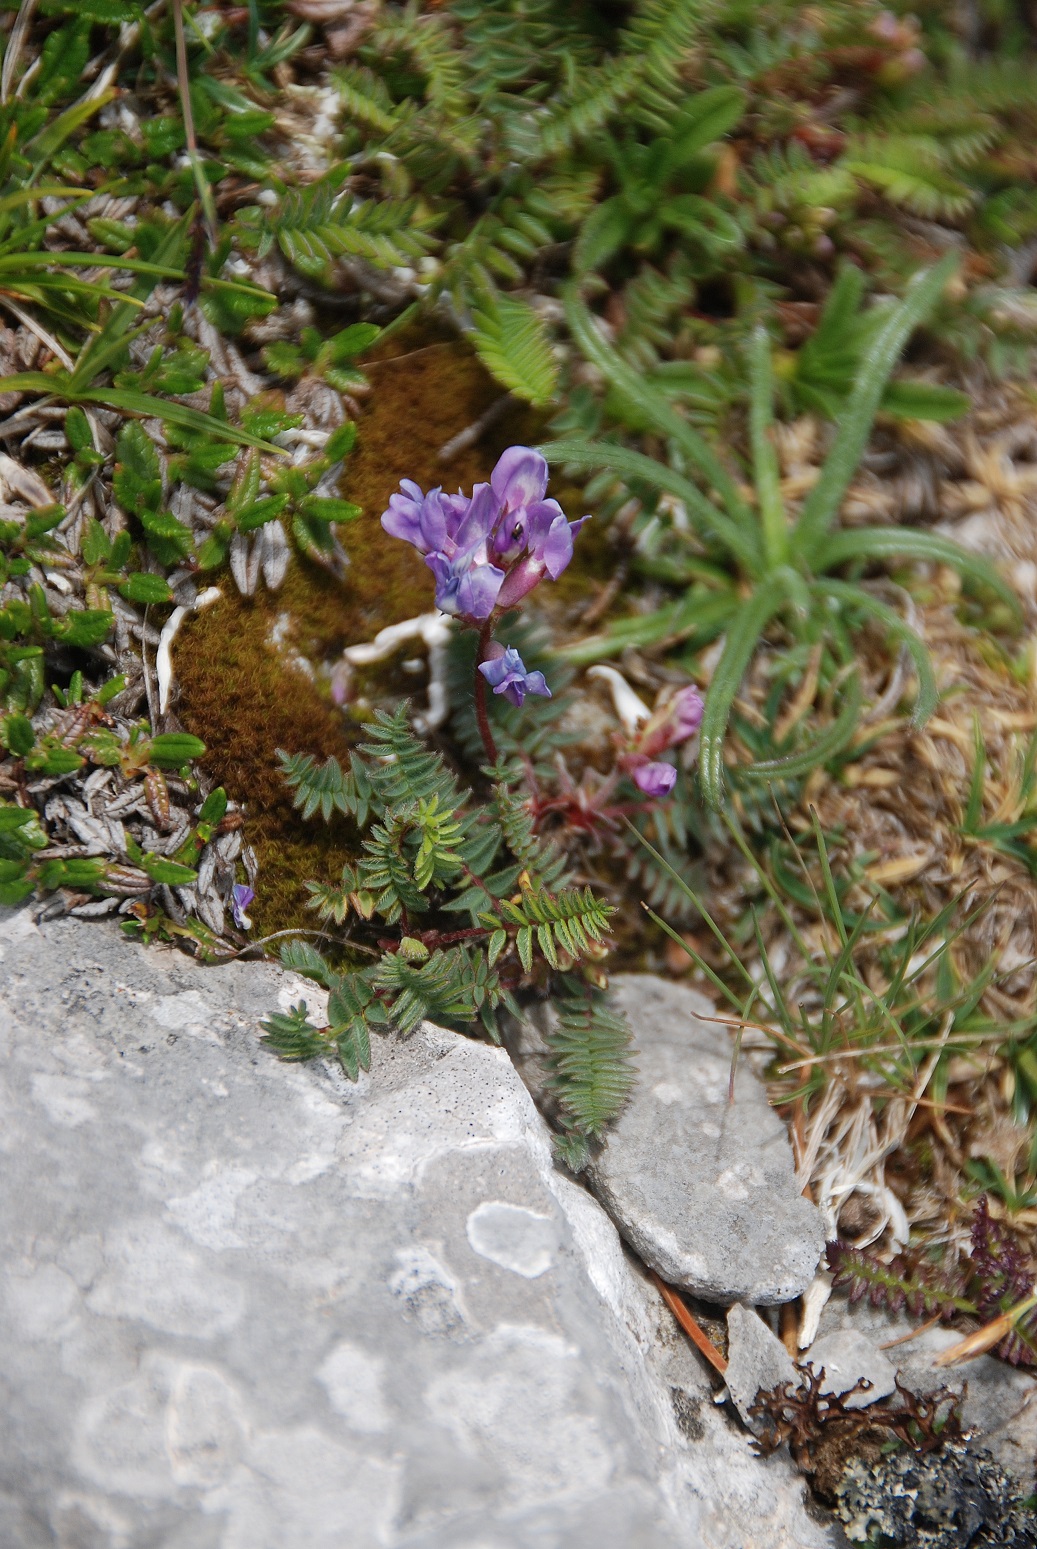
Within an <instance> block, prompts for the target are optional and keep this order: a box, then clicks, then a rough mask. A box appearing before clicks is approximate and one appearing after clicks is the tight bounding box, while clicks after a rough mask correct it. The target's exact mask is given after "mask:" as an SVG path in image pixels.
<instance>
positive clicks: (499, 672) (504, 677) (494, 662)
mask: <svg viewBox="0 0 1037 1549" xmlns="http://www.w3.org/2000/svg"><path fill="white" fill-rule="evenodd" d="M490 650H491V651H492V652H495V653H496V654H495V655H493V656H491V657H490V659H489V661H485V662H480V663H479V671H480V672H481V673H482V675H483V677H484V678H485V679H486V681H487V683H488V684H489V685H490V687H491V688H492V689H493V692H494V693H495V694H503V695H504V697H505V699H510V700H511V703H512V704H513V705H520V704H521V703H522V701H523V700H524V699H525V697H526V695H527V694H540V695H541V696H542V697H543V698H544V699H550V698H551V690H550V689H549V688H548V686H547V680H546V679H545V677H544V674H543V673H542V672H527V671H526V664H525V662H524V661H523V660H522V658H521V656H520V655H519V653H518V652H517V651H516V650H515V649H514V647H513V646H510V645H509V646H508V648H507V650H505V649H504V647H503V646H499V645H497V644H496V643H494V644H493V645H491V646H490Z"/></svg>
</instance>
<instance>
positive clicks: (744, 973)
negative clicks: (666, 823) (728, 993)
mask: <svg viewBox="0 0 1037 1549" xmlns="http://www.w3.org/2000/svg"><path fill="white" fill-rule="evenodd" d="M625 822H626V826H627V829H628V831H629V833H630V834H631V836H632V837H633V838H634V839H636V840H637V842H638V844H641V845H643V846H644V848H645V849H646V850H647V851H648V853H649V855H651V856H653V857H654V859H655V860H656V861H657V862H658V864H659V866H660V867H661V868H662V870H663V871H664V872H665V873H666V875H667V876H668V877H669V879H670V881H671V882H672V883H673V884H674V886H675V887H676V888H678V889H679V891H680V892H682V893H683V894H684V896H685V898H686V899H687V900H688V902H689V903H690V904H691V905H692V906H693V907H694V908H695V910H696V911H697V912H698V914H699V916H700V917H701V919H702V921H703V923H704V924H705V925H706V926H707V928H708V929H709V931H710V933H711V934H712V935H713V936H714V937H715V939H716V941H717V943H718V944H719V946H720V947H721V949H722V951H723V952H724V955H725V956H726V957H727V958H728V960H729V961H730V963H731V966H732V968H734V970H735V972H736V973H738V974H740V975H741V977H742V978H743V979H744V980H745V982H746V984H747V985H748V986H749V988H750V989H751V990H754V989H755V988H756V984H755V982H754V980H753V977H752V974H751V973H750V972H749V970H748V969H747V968H746V966H745V964H744V963H743V962H742V960H741V958H740V957H739V956H738V953H737V952H736V951H735V949H734V947H733V946H732V945H731V943H730V942H729V941H728V939H727V937H726V936H725V935H724V933H723V931H722V930H721V929H720V926H719V925H718V924H717V922H716V921H715V920H714V918H713V916H712V915H711V914H710V912H709V910H708V909H707V908H706V906H705V904H704V903H703V902H702V900H701V898H700V897H699V896H698V894H697V893H696V892H695V890H694V889H693V888H690V887H689V886H688V884H687V882H686V881H685V880H684V878H683V877H682V876H681V875H680V873H679V872H677V871H674V869H673V867H672V866H671V865H670V863H669V861H668V860H667V859H666V857H665V856H664V855H661V854H660V852H659V851H658V850H657V849H656V848H655V846H654V845H653V844H651V843H650V842H649V841H648V840H647V839H646V838H645V836H644V834H642V833H641V832H640V831H639V830H638V829H636V828H635V827H634V825H633V823H631V822H630V820H629V819H625ZM644 907H645V909H647V910H648V913H649V914H651V912H652V911H651V910H650V909H648V905H647V904H645V905H644ZM653 918H654V916H653ZM734 1005H736V1006H737V1005H738V1001H737V1000H735V1001H734Z"/></svg>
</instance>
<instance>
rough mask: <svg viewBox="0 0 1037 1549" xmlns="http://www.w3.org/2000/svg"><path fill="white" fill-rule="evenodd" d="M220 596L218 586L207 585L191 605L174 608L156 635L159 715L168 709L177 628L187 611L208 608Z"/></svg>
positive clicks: (192, 611)
mask: <svg viewBox="0 0 1037 1549" xmlns="http://www.w3.org/2000/svg"><path fill="white" fill-rule="evenodd" d="M222 596H223V593H222V592H221V591H220V589H219V587H218V586H207V587H206V589H205V591H204V592H200V593H199V594H198V596H197V597H196V599H195V601H194V603H193V605H192V606H191V607H180V608H174V609H173V611H172V613H171V614H170V615H169V617H168V618H167V619H166V622H165V623H164V624H163V626H162V633H161V634H160V635H159V637H158V650H157V651H156V652H155V676H156V678H157V679H158V713H159V715H165V713H166V711H167V710H168V709H169V696H170V693H171V692H172V688H173V641H174V640H175V639H176V633H177V630H178V629H179V628H180V625H181V624H182V623H183V622H184V619H185V618H186V617H187V615H188V614H189V613H196V612H197V611H198V610H199V609H200V608H208V607H209V606H210V604H211V603H214V602H216V601H217V599H218V598H220V597H222Z"/></svg>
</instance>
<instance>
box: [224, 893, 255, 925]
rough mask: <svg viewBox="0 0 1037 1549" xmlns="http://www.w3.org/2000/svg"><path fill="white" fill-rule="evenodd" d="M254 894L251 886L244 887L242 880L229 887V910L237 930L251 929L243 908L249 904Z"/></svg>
mask: <svg viewBox="0 0 1037 1549" xmlns="http://www.w3.org/2000/svg"><path fill="white" fill-rule="evenodd" d="M255 896H256V895H255V893H254V891H253V890H252V888H250V887H246V886H245V884H244V882H235V884H234V886H233V887H232V888H231V892H230V911H231V914H232V915H233V916H234V923H235V925H236V926H237V927H238V930H251V929H252V921H251V920H250V919H249V917H248V915H247V914H246V913H245V910H246V909H247V908H248V906H249V904H250V903H251V902H252V900H253V898H255Z"/></svg>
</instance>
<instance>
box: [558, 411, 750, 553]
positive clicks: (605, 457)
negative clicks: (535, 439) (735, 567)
mask: <svg viewBox="0 0 1037 1549" xmlns="http://www.w3.org/2000/svg"><path fill="white" fill-rule="evenodd" d="M539 450H540V451H541V452H542V453H543V455H544V457H546V458H547V461H548V462H549V463H570V464H571V465H572V466H573V467H574V468H579V469H581V470H584V469H586V470H588V471H590V470H594V469H598V468H607V469H608V470H609V472H610V473H616V474H619V475H620V476H621V477H622V478H626V479H639V480H641V481H642V482H643V483H645V484H650V485H651V486H652V488H653V489H661V490H665V491H666V493H667V494H669V495H676V497H677V499H678V500H681V501H683V502H684V505H685V506H686V508H687V512H688V516H689V517H690V518H691V520H692V522H694V524H695V526H696V528H697V530H698V532H699V534H700V536H701V537H702V538H704V539H705V540H706V541H707V542H709V541H710V540H715V541H718V542H719V543H721V544H723V545H724V547H725V548H726V549H728V550H729V552H730V553H731V554H733V555H734V556H735V558H736V559H737V560H738V562H739V564H740V565H741V566H742V568H743V569H744V570H750V571H751V569H752V567H753V566H755V565H756V564H757V561H758V553H757V548H756V545H755V544H754V543H752V542H750V541H749V540H748V539H747V538H746V536H745V534H744V532H743V531H742V529H741V528H740V527H739V526H738V524H737V523H736V522H733V521H732V520H731V518H730V517H729V516H726V515H725V514H724V512H723V511H720V510H719V509H718V508H717V507H716V506H715V505H714V504H713V503H712V501H711V500H707V498H706V496H705V495H704V494H703V493H702V491H701V490H700V489H699V488H698V487H697V485H695V484H693V483H692V482H691V480H690V479H686V478H685V477H684V475H683V474H681V473H677V472H675V471H674V469H672V468H670V467H668V466H667V464H666V463H664V462H660V461H659V460H658V459H657V458H655V457H645V455H644V453H643V452H631V451H629V450H628V449H627V448H626V447H623V446H612V445H610V444H609V443H608V442H607V441H579V440H574V441H550V442H548V443H547V444H546V445H545V446H542V447H540V449H539Z"/></svg>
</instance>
